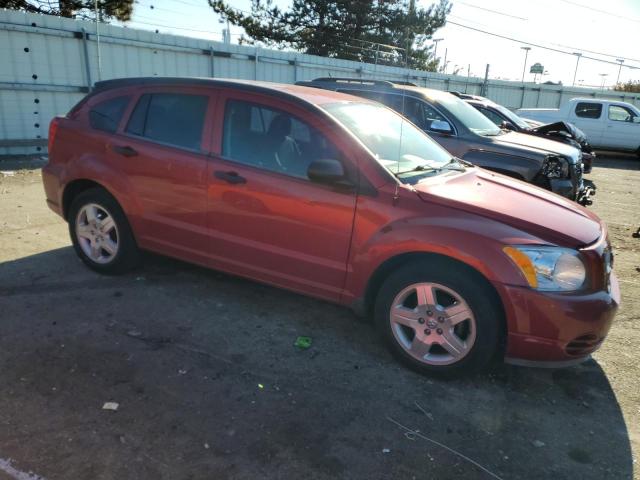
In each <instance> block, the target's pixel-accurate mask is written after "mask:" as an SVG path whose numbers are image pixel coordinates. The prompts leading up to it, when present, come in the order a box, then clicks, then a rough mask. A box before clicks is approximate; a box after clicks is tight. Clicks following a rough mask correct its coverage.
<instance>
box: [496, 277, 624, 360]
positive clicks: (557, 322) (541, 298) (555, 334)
mask: <svg viewBox="0 0 640 480" xmlns="http://www.w3.org/2000/svg"><path fill="white" fill-rule="evenodd" d="M610 279H611V287H610V289H609V290H610V291H608V292H607V291H599V292H590V293H578V294H576V293H557V292H540V291H537V290H532V289H530V288H524V287H515V286H508V285H504V286H503V293H502V295H503V300H504V303H505V307H506V310H507V323H508V330H509V331H508V335H507V349H506V359H505V360H506V361H507V362H509V363H515V364H520V365H531V364H536V365H539V366H541V365H547V366H551V367H554V366H566V365H570V364H573V363H579V362H580V361H584V360H586V359H588V358H589V356H590V355H591V354H592V353H593V352H594V351H596V350H597V349H598V348H599V347H600V345H601V344H602V342H603V341H604V339H605V337H606V336H607V333H608V332H609V328H610V327H611V323H612V321H613V318H614V316H615V314H616V311H617V309H618V306H619V305H620V288H619V285H618V281H617V279H616V277H615V275H614V274H611V277H610Z"/></svg>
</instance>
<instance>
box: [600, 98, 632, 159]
mask: <svg viewBox="0 0 640 480" xmlns="http://www.w3.org/2000/svg"><path fill="white" fill-rule="evenodd" d="M639 120H640V118H638V115H637V114H636V112H634V111H633V110H631V109H630V108H629V107H626V106H624V105H616V104H610V105H609V108H608V112H607V121H606V127H605V136H606V138H607V145H609V146H611V147H612V148H619V149H622V150H635V149H637V148H638V145H639V144H640V123H638V121H639Z"/></svg>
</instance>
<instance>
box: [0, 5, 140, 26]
mask: <svg viewBox="0 0 640 480" xmlns="http://www.w3.org/2000/svg"><path fill="white" fill-rule="evenodd" d="M133 3H134V0H98V11H99V12H100V17H101V19H109V18H116V19H117V20H120V21H123V22H124V21H127V20H130V19H131V14H132V13H133ZM0 8H7V9H12V10H23V11H25V12H32V13H43V14H46V15H56V16H59V17H67V18H89V19H94V18H95V13H94V12H95V1H94V0H59V1H51V0H30V1H27V0H0Z"/></svg>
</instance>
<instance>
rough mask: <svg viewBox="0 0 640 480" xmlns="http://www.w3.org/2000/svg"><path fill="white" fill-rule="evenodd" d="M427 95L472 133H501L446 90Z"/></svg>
mask: <svg viewBox="0 0 640 480" xmlns="http://www.w3.org/2000/svg"><path fill="white" fill-rule="evenodd" d="M429 96H431V97H432V98H433V100H435V101H436V102H437V103H438V105H441V106H442V107H443V108H445V109H446V110H448V111H449V113H450V114H451V115H453V116H454V117H456V118H457V119H458V121H459V122H460V123H462V124H463V125H464V126H465V127H467V128H468V129H469V130H471V131H472V132H473V133H476V134H478V135H482V136H493V135H500V134H501V133H502V130H500V128H498V127H497V126H496V125H495V124H494V123H493V122H492V121H491V120H489V119H488V118H487V117H485V116H484V115H483V114H482V113H480V112H479V111H478V110H476V109H475V108H474V107H472V106H471V105H469V104H468V103H467V102H465V101H464V100H460V99H459V98H458V97H456V96H454V95H452V94H450V93H447V92H434V94H433V95H432V94H431V93H430V94H429Z"/></svg>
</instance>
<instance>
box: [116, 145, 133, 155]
mask: <svg viewBox="0 0 640 480" xmlns="http://www.w3.org/2000/svg"><path fill="white" fill-rule="evenodd" d="M111 150H113V151H114V152H116V153H117V154H119V155H122V156H123V157H135V156H136V155H138V151H137V150H136V149H135V148H132V147H130V146H128V145H126V146H122V145H111Z"/></svg>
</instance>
